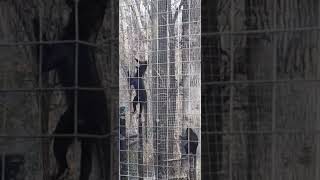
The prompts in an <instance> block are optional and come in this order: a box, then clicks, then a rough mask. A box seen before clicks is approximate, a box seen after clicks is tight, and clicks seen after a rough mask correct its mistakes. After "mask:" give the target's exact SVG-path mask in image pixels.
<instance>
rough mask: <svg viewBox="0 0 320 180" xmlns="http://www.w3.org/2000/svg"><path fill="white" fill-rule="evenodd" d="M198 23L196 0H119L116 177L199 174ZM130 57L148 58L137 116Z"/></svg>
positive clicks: (134, 64) (172, 176)
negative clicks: (192, 148)
mask: <svg viewBox="0 0 320 180" xmlns="http://www.w3.org/2000/svg"><path fill="white" fill-rule="evenodd" d="M200 27H201V5H200V0H145V1H140V2H133V1H128V0H122V1H120V52H122V55H120V131H119V133H120V137H121V138H120V143H119V144H120V160H119V161H120V179H174V178H177V179H200V165H201V164H200V145H201V143H200V142H201V134H200V122H201V120H200V108H201V106H200V103H201V96H200V80H201V74H200V70H201V64H200V63H201V47H200V44H201V40H200V39H201V37H200V34H201V32H200V29H201V28H200ZM134 58H138V59H139V60H144V61H148V66H147V72H146V74H145V75H144V77H143V80H144V83H145V90H146V92H147V111H146V109H145V110H144V111H143V113H142V114H143V116H142V117H141V118H139V117H138V113H135V114H132V113H130V112H131V111H132V99H133V97H134V96H135V95H139V94H136V93H135V92H134V91H133V90H131V87H130V86H129V84H128V82H129V81H130V79H131V78H133V75H134V73H135V66H137V65H138V64H137V63H136V62H134ZM127 71H128V72H129V73H127ZM128 75H129V76H128ZM137 112H139V106H138V110H137ZM187 128H191V129H192V131H193V132H194V133H195V134H196V136H197V139H196V140H195V139H193V140H192V139H191V137H189V136H190V133H187ZM192 143H196V144H197V149H196V152H195V153H194V152H193V153H194V154H192V153H191V152H190V151H188V152H185V149H184V148H185V147H184V146H189V149H190V144H192Z"/></svg>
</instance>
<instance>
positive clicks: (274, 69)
mask: <svg viewBox="0 0 320 180" xmlns="http://www.w3.org/2000/svg"><path fill="white" fill-rule="evenodd" d="M276 14H277V0H274V1H273V27H274V29H276V28H277V25H276V20H277V15H276ZM277 37H278V36H277V34H275V33H274V34H272V39H273V50H272V53H273V56H272V59H273V60H272V81H273V83H272V150H271V151H272V152H271V153H272V155H271V156H272V158H271V179H273V180H274V179H275V177H276V176H275V174H276V172H275V171H276V140H277V138H276V136H277V135H276V132H275V131H276V91H277V85H276V83H275V82H276V80H277Z"/></svg>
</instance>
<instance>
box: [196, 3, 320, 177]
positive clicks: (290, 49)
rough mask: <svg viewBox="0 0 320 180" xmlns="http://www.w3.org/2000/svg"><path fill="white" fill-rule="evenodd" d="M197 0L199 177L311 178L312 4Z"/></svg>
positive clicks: (315, 40)
mask: <svg viewBox="0 0 320 180" xmlns="http://www.w3.org/2000/svg"><path fill="white" fill-rule="evenodd" d="M202 3H203V6H202V16H201V17H202V22H201V23H202V41H201V42H202V44H201V48H202V49H201V51H202V69H201V71H202V72H201V73H202V80H203V81H202V94H201V95H202V104H201V105H202V166H201V169H202V172H201V174H202V177H203V179H228V180H235V179H239V180H240V179H241V180H242V179H252V180H253V179H261V180H263V179H272V180H276V179H317V178H319V170H320V169H319V164H318V163H317V161H318V158H319V147H318V144H319V140H318V136H319V132H318V129H319V125H318V123H317V122H318V110H316V109H318V108H319V99H318V98H317V97H318V95H317V94H318V93H319V91H318V87H319V73H318V71H319V61H318V59H319V53H317V52H318V51H319V17H318V14H319V11H320V9H319V7H320V6H319V5H320V4H319V2H318V1H310V2H308V3H306V2H305V1H300V0H294V1H290V0H280V1H278V0H275V1H258V0H228V1H220V0H218V1H211V0H202Z"/></svg>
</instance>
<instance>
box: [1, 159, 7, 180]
mask: <svg viewBox="0 0 320 180" xmlns="http://www.w3.org/2000/svg"><path fill="white" fill-rule="evenodd" d="M5 157H6V154H5V153H2V154H1V168H2V169H1V179H4V180H5V178H6V167H5V166H6V160H5Z"/></svg>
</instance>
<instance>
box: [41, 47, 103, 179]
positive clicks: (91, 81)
mask: <svg viewBox="0 0 320 180" xmlns="http://www.w3.org/2000/svg"><path fill="white" fill-rule="evenodd" d="M48 49H49V52H47V53H44V55H45V57H44V62H46V61H47V62H50V63H44V66H43V69H44V70H51V69H55V70H56V71H57V72H58V78H59V81H60V82H61V84H62V86H63V87H73V86H74V80H75V71H74V69H75V64H74V53H75V52H74V45H66V44H60V45H51V47H50V48H48ZM44 52H46V51H44ZM90 53H91V52H90V50H89V49H88V48H87V47H84V46H80V47H79V60H78V66H77V67H78V71H79V75H78V79H79V82H78V84H79V86H80V87H81V86H82V87H99V85H100V83H99V82H100V80H99V77H98V74H97V71H95V70H94V67H93V66H95V64H92V62H90V59H91V58H90ZM65 95H66V101H67V105H68V108H67V110H66V111H65V112H64V113H63V115H62V116H61V117H60V120H59V121H58V124H57V127H56V129H55V130H54V134H72V133H73V132H74V120H75V111H74V107H75V101H74V100H75V99H74V98H75V94H74V91H72V90H66V91H65ZM105 98H106V96H105V94H104V92H103V91H82V90H80V91H78V103H77V108H78V110H77V112H78V114H77V116H78V131H79V133H81V134H103V133H106V131H105V128H106V126H107V122H106V121H107V120H108V119H107V118H108V114H107V102H106V99H105ZM80 140H81V148H82V154H81V172H80V180H88V178H89V175H90V172H91V161H92V159H91V156H92V154H91V153H92V146H93V143H97V141H95V140H94V139H90V140H89V139H86V138H81V139H80ZM72 141H73V140H72V138H69V139H68V138H58V137H57V138H55V139H54V146H53V148H54V156H55V158H56V161H57V164H58V173H57V177H59V176H61V175H62V174H64V173H65V171H66V170H67V168H68V164H67V159H66V154H67V151H68V148H69V146H70V145H71V143H72Z"/></svg>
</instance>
